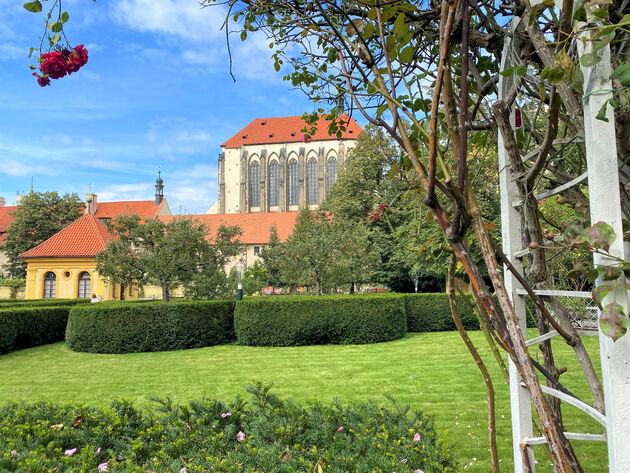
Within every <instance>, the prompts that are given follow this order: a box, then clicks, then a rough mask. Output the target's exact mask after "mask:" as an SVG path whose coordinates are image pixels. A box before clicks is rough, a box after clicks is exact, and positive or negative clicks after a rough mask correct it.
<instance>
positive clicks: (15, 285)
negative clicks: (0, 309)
mask: <svg viewBox="0 0 630 473" xmlns="http://www.w3.org/2000/svg"><path fill="white" fill-rule="evenodd" d="M0 286H4V287H8V288H9V298H10V299H16V298H17V295H18V293H19V292H20V290H21V289H23V288H24V287H25V286H26V279H20V278H11V279H0Z"/></svg>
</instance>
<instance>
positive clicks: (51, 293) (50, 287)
mask: <svg viewBox="0 0 630 473" xmlns="http://www.w3.org/2000/svg"><path fill="white" fill-rule="evenodd" d="M56 293H57V275H56V274H55V273H53V272H52V271H48V272H47V273H46V275H45V276H44V294H43V296H44V299H54V298H55V295H56Z"/></svg>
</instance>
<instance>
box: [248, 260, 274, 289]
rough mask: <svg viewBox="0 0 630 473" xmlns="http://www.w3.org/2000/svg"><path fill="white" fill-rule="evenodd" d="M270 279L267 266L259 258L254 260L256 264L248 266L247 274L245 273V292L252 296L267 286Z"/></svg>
mask: <svg viewBox="0 0 630 473" xmlns="http://www.w3.org/2000/svg"><path fill="white" fill-rule="evenodd" d="M268 279H269V274H268V273H267V268H265V266H264V265H262V264H261V263H260V262H259V261H258V260H256V261H254V264H252V265H251V266H250V267H249V268H247V270H246V271H245V274H243V293H244V294H245V295H248V296H251V295H253V294H256V293H258V292H260V291H261V290H262V289H263V288H264V287H265V286H267V280H268Z"/></svg>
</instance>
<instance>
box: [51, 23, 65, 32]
mask: <svg viewBox="0 0 630 473" xmlns="http://www.w3.org/2000/svg"><path fill="white" fill-rule="evenodd" d="M48 29H49V30H50V31H52V32H53V33H59V32H60V31H61V30H62V29H63V23H61V22H59V21H55V22H54V23H48Z"/></svg>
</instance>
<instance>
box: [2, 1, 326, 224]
mask: <svg viewBox="0 0 630 473" xmlns="http://www.w3.org/2000/svg"><path fill="white" fill-rule="evenodd" d="M23 3H24V2H23V1H16V0H0V24H2V25H3V41H2V42H1V43H0V107H1V109H0V110H1V111H0V197H4V198H5V199H6V203H7V205H14V204H15V199H16V195H17V193H18V192H20V193H21V192H26V193H28V192H29V190H30V187H31V182H32V183H33V188H34V190H35V191H38V192H45V191H57V192H59V193H61V194H64V193H73V192H76V193H77V194H78V195H79V196H80V197H81V198H84V197H85V194H86V193H88V192H89V191H90V189H91V190H92V191H93V192H94V193H96V194H97V196H98V201H99V202H106V201H116V200H153V198H154V194H155V190H154V185H155V179H156V178H157V174H158V171H161V172H162V177H163V179H164V186H165V187H164V195H165V197H166V198H167V200H168V203H169V206H170V208H171V211H172V212H173V213H174V214H179V213H182V214H196V213H205V212H206V210H207V209H208V208H209V207H210V206H211V205H212V203H214V201H215V200H216V198H217V158H218V155H219V153H220V152H221V148H220V145H221V143H223V142H224V141H226V140H227V139H229V138H230V137H231V136H233V135H235V134H236V133H238V131H239V130H240V129H242V128H243V127H245V126H246V125H247V124H248V123H249V122H251V121H252V120H254V119H255V118H263V117H277V116H291V115H301V114H302V113H304V112H312V111H313V110H314V104H313V103H312V102H309V101H308V100H307V99H306V97H305V96H304V95H303V94H302V93H301V92H300V91H296V90H293V89H292V88H291V85H290V84H289V83H288V82H284V81H283V80H282V74H281V73H278V72H276V71H275V70H274V68H273V63H272V60H271V49H269V45H268V43H269V41H268V40H266V39H265V38H264V37H262V36H253V37H252V36H251V35H250V36H249V37H248V39H247V41H246V42H244V43H243V42H241V40H240V38H239V36H238V35H234V36H233V38H232V42H231V46H232V55H233V61H234V66H233V70H234V75H235V76H236V82H234V81H233V80H232V78H231V77H230V74H229V63H228V54H227V48H226V42H225V31H222V30H221V25H222V23H223V21H224V18H225V10H224V8H223V7H221V6H219V7H211V8H205V9H202V8H201V7H200V6H199V2H198V1H197V0H97V1H95V2H91V1H88V0H64V1H63V9H64V10H66V11H67V12H68V13H69V15H70V20H69V21H68V22H67V23H66V25H65V27H64V30H65V32H66V36H67V37H68V40H69V41H70V43H71V45H72V46H76V45H79V44H84V45H85V47H86V48H87V49H88V51H89V59H88V63H87V64H86V65H85V66H84V67H83V68H82V69H81V70H80V71H79V72H77V73H75V74H72V76H66V77H64V78H62V79H58V80H53V81H51V82H52V84H51V86H49V87H44V88H41V87H39V86H38V85H37V83H36V78H35V77H33V76H32V75H31V73H32V71H31V70H30V69H29V65H30V64H36V60H35V59H34V58H28V57H27V56H28V53H29V49H30V48H31V47H35V46H38V45H39V38H40V36H41V35H42V33H43V31H44V19H45V15H44V13H39V14H34V13H31V12H28V11H26V10H25V9H24V8H23V7H22V4H23ZM50 3H51V2H50V1H47V2H44V12H46V11H47V8H49V4H50Z"/></svg>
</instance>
